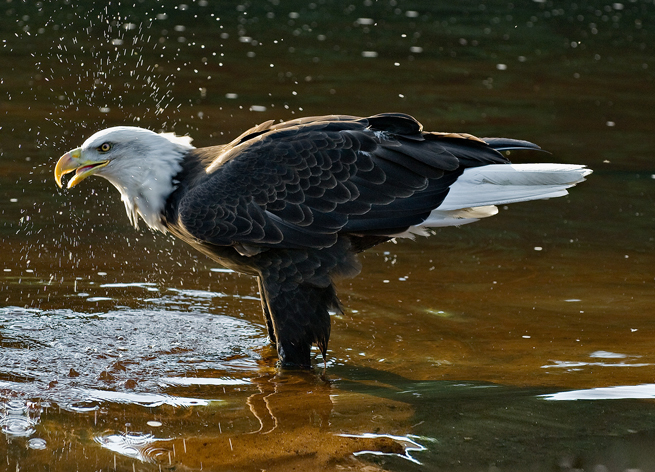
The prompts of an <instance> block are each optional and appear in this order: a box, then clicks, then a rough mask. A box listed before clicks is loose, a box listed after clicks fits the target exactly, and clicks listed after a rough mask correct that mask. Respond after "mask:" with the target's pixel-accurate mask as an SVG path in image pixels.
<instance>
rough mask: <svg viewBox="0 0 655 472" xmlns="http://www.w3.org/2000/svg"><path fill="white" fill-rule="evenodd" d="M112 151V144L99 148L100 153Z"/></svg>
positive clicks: (104, 144) (105, 144)
mask: <svg viewBox="0 0 655 472" xmlns="http://www.w3.org/2000/svg"><path fill="white" fill-rule="evenodd" d="M110 149H111V144H109V143H102V144H101V145H100V146H98V151H100V152H109V150H110Z"/></svg>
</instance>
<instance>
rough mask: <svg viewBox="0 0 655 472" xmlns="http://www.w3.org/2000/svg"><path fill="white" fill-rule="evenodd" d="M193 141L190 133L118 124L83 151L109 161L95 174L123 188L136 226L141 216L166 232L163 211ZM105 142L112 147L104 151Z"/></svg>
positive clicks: (131, 217) (99, 134) (87, 145)
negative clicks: (159, 130) (187, 134)
mask: <svg viewBox="0 0 655 472" xmlns="http://www.w3.org/2000/svg"><path fill="white" fill-rule="evenodd" d="M191 140H192V138H191V137H189V136H176V135H175V134H173V133H161V134H157V133H155V132H153V131H150V130H147V129H143V128H138V127H133V126H117V127H114V128H107V129H105V130H102V131H99V132H97V133H95V134H94V135H93V136H91V137H90V138H89V139H87V140H86V141H85V142H84V144H83V145H82V147H81V151H82V154H83V156H85V158H94V157H95V158H97V159H108V160H109V163H108V164H107V165H106V166H105V167H104V168H102V169H100V170H99V171H98V172H97V173H96V174H95V175H98V176H101V177H104V178H105V179H107V180H109V181H110V182H111V183H112V184H113V185H114V186H115V187H116V188H117V189H118V190H119V191H120V193H121V197H122V200H123V203H125V210H126V211H127V216H128V217H129V219H130V222H131V223H132V224H133V225H134V226H135V227H138V217H139V215H140V216H141V218H143V221H145V222H146V224H147V225H148V226H150V227H151V228H153V229H158V230H160V231H162V232H165V231H166V229H165V228H164V226H163V225H162V224H161V212H162V211H163V209H164V205H165V203H166V198H167V197H168V196H169V195H170V194H171V193H172V192H173V190H175V184H174V183H173V178H174V177H175V175H176V174H177V173H178V172H179V171H180V170H181V168H182V166H181V161H182V159H183V157H184V154H185V153H186V152H187V151H189V150H190V149H194V147H193V146H192V145H191ZM103 144H109V145H110V147H111V148H110V150H109V151H107V152H103V153H100V151H99V149H100V148H101V146H102V145H103ZM94 153H95V155H94Z"/></svg>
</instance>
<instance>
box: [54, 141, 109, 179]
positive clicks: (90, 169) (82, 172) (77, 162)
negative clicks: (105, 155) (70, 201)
mask: <svg viewBox="0 0 655 472" xmlns="http://www.w3.org/2000/svg"><path fill="white" fill-rule="evenodd" d="M107 164H109V161H108V160H104V161H92V160H87V159H84V158H83V156H82V150H81V149H80V148H77V149H73V150H72V151H69V152H67V153H66V154H64V155H63V156H61V157H60V158H59V161H57V165H56V166H55V181H56V182H57V185H59V188H61V187H62V185H61V178H62V177H63V176H64V175H66V174H69V173H71V172H75V175H74V176H73V178H72V179H70V180H69V182H68V185H67V186H66V188H73V187H75V186H76V185H77V184H79V183H80V182H81V181H83V180H84V179H86V178H87V177H88V176H90V175H93V174H95V173H96V172H97V171H98V170H100V169H101V168H103V167H105V166H106V165H107Z"/></svg>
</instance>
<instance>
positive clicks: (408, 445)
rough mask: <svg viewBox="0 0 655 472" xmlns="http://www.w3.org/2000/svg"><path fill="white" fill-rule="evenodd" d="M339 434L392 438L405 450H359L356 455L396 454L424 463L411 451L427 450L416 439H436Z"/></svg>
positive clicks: (370, 434)
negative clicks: (399, 451) (413, 455)
mask: <svg viewBox="0 0 655 472" xmlns="http://www.w3.org/2000/svg"><path fill="white" fill-rule="evenodd" d="M339 436H342V437H344V438H362V439H390V440H392V441H395V442H396V443H397V444H399V445H400V446H401V447H402V449H403V452H402V453H398V452H391V451H388V450H386V451H384V450H381V451H357V452H355V453H354V454H355V455H356V456H361V455H365V454H372V455H374V456H396V457H400V458H402V459H407V460H408V461H410V462H414V463H415V464H418V465H422V464H421V463H420V462H419V461H418V460H416V459H415V458H413V457H412V455H411V453H412V452H421V451H425V450H426V447H425V446H422V445H421V444H419V443H418V442H416V441H415V440H414V439H422V440H428V441H434V440H433V439H430V438H419V437H417V436H412V435H409V436H406V437H404V436H392V435H390V434H372V433H365V434H340V435H339Z"/></svg>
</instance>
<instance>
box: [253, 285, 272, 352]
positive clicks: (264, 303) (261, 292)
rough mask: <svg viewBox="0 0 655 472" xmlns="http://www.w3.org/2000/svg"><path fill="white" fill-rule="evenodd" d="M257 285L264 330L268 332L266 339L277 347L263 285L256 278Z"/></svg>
mask: <svg viewBox="0 0 655 472" xmlns="http://www.w3.org/2000/svg"><path fill="white" fill-rule="evenodd" d="M257 284H258V285H259V296H260V297H261V300H262V311H263V312H264V320H266V329H267V330H268V339H270V340H271V343H273V344H276V345H277V339H276V338H275V328H273V319H272V318H271V313H270V311H269V310H268V301H267V299H266V291H265V290H264V284H263V282H262V279H261V277H257Z"/></svg>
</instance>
